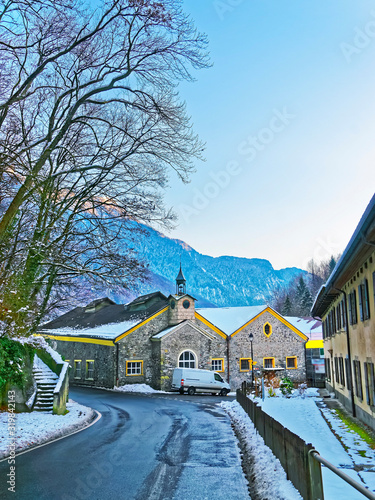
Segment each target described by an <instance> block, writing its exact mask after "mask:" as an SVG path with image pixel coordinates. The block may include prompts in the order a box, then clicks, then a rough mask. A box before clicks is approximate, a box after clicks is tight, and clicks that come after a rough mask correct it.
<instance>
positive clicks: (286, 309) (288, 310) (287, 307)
mask: <svg viewBox="0 0 375 500" xmlns="http://www.w3.org/2000/svg"><path fill="white" fill-rule="evenodd" d="M281 314H282V315H283V316H291V314H292V302H291V300H290V298H289V295H287V296H286V298H285V302H284V304H283V307H282V309H281Z"/></svg>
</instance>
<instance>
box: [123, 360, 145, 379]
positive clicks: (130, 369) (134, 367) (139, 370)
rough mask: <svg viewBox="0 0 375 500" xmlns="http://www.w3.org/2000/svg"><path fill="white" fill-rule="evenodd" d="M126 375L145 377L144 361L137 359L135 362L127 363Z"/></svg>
mask: <svg viewBox="0 0 375 500" xmlns="http://www.w3.org/2000/svg"><path fill="white" fill-rule="evenodd" d="M126 375H129V376H134V375H143V361H142V360H140V359H137V360H135V361H127V362H126Z"/></svg>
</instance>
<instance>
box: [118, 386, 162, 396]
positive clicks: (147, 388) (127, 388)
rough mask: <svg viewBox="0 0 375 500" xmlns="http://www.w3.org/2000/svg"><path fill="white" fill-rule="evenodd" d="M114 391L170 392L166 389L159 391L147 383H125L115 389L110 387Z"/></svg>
mask: <svg viewBox="0 0 375 500" xmlns="http://www.w3.org/2000/svg"><path fill="white" fill-rule="evenodd" d="M110 390H113V391H117V392H137V393H138V394H139V393H141V394H154V393H156V392H157V393H159V394H170V393H169V392H165V391H157V390H156V389H153V388H152V387H150V386H149V385H147V384H125V385H120V386H119V387H116V386H115V387H114V388H113V389H110Z"/></svg>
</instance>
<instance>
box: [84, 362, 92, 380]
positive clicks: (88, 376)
mask: <svg viewBox="0 0 375 500" xmlns="http://www.w3.org/2000/svg"><path fill="white" fill-rule="evenodd" d="M86 379H87V380H94V360H93V359H88V360H87V361H86Z"/></svg>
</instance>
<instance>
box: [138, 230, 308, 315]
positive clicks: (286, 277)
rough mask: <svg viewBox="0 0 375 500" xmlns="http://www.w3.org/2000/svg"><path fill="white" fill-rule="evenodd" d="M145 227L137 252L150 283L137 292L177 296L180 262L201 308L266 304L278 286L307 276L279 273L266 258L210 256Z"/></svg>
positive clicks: (297, 272) (297, 271) (295, 270)
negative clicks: (144, 264) (176, 286)
mask: <svg viewBox="0 0 375 500" xmlns="http://www.w3.org/2000/svg"><path fill="white" fill-rule="evenodd" d="M142 228H143V229H144V234H143V235H141V236H140V237H139V238H137V241H136V243H134V249H135V250H136V252H137V253H138V255H139V257H140V258H141V259H143V260H144V261H145V262H146V263H147V265H148V268H149V271H150V282H149V283H146V284H143V285H141V286H140V288H139V290H138V293H142V294H143V293H149V292H152V291H155V290H160V291H162V292H163V293H165V294H169V293H174V292H175V278H176V276H177V273H178V270H179V266H180V259H181V264H182V270H183V273H184V275H185V278H186V282H187V291H188V293H190V294H191V295H193V296H194V297H195V298H196V299H197V300H198V302H197V306H198V307H208V306H213V307H214V306H219V307H224V306H247V305H257V304H264V303H266V302H268V301H269V297H270V294H271V292H272V290H274V289H275V287H279V286H281V287H283V286H286V285H288V284H289V282H290V281H291V280H293V279H294V278H295V277H296V276H299V275H301V274H305V273H306V271H303V270H301V269H298V268H296V267H292V268H286V269H280V270H278V271H277V270H275V269H274V268H273V267H272V265H271V263H270V262H269V261H268V260H265V259H246V258H240V257H230V256H223V257H210V256H208V255H203V254H200V253H199V252H197V251H196V250H194V249H193V248H191V247H190V246H189V245H187V244H186V243H185V242H184V241H181V240H177V239H172V238H168V237H167V236H165V235H164V234H162V233H160V232H158V231H155V230H154V229H151V228H150V227H148V226H142ZM132 246H133V245H132Z"/></svg>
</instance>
